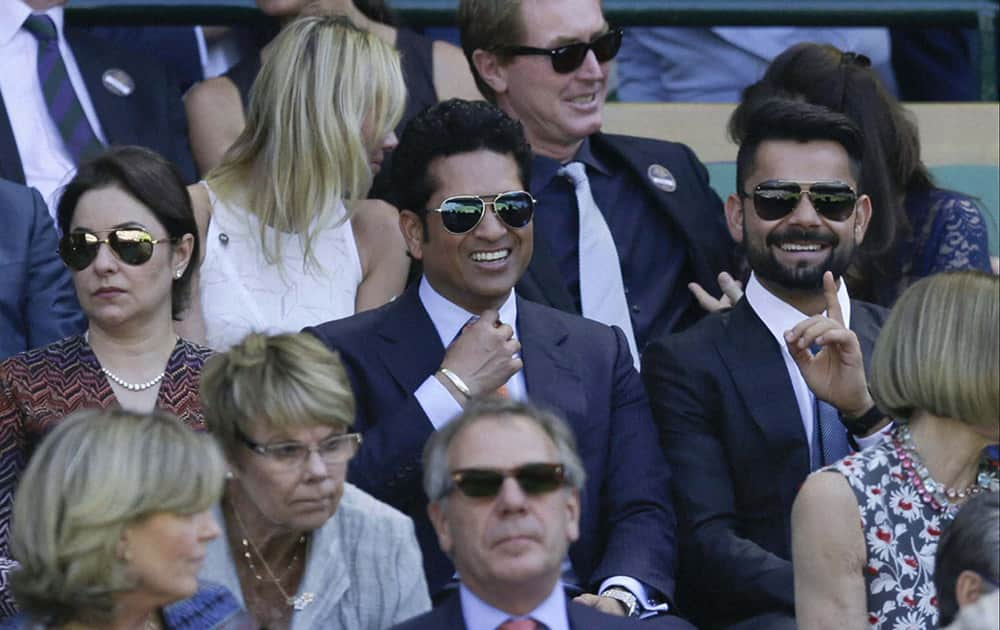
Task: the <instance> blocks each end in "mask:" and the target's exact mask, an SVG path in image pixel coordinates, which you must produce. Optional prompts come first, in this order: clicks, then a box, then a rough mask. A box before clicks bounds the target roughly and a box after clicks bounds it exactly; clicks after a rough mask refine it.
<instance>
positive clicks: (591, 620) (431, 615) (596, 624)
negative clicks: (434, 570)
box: [392, 593, 645, 630]
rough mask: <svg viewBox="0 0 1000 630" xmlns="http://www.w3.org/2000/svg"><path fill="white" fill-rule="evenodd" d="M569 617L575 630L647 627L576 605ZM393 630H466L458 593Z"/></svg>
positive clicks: (571, 605)
mask: <svg viewBox="0 0 1000 630" xmlns="http://www.w3.org/2000/svg"><path fill="white" fill-rule="evenodd" d="M566 614H567V615H568V616H569V627H570V628H571V629H572V630H630V629H631V630H639V629H641V628H644V627H645V625H644V624H642V623H640V622H639V621H636V620H635V619H629V618H627V617H615V616H614V615H608V614H605V613H602V612H601V611H599V610H597V609H595V608H591V607H590V606H584V605H583V604H577V603H576V602H573V601H567V602H566ZM392 630H466V627H465V618H464V617H463V616H462V600H461V598H460V597H459V596H458V594H457V593H456V594H455V595H452V596H450V597H448V598H447V599H445V600H444V601H443V602H441V604H440V605H439V606H438V607H437V608H434V609H433V610H431V611H430V612H426V613H424V614H422V615H420V616H419V617H414V618H413V619H410V620H408V621H404V622H403V623H401V624H398V625H395V626H393V627H392Z"/></svg>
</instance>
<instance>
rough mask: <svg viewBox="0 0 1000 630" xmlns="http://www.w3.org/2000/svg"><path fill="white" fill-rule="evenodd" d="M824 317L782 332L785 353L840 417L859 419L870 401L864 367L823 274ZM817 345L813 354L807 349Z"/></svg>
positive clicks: (834, 292)
mask: <svg viewBox="0 0 1000 630" xmlns="http://www.w3.org/2000/svg"><path fill="white" fill-rule="evenodd" d="M823 296H824V297H825V298H826V315H825V316H824V315H814V316H813V317H810V318H809V319H807V320H805V321H802V322H799V324H797V325H796V326H795V327H794V328H792V329H791V330H789V331H788V332H786V333H785V343H786V345H787V346H788V352H789V353H790V354H791V355H792V358H793V359H794V360H795V363H796V364H797V365H798V366H799V370H800V371H801V372H802V377H803V378H804V379H805V381H806V384H807V385H808V386H809V389H810V390H812V393H813V394H814V395H815V396H816V397H817V398H819V399H820V400H824V401H826V402H828V403H830V404H831V405H833V406H834V407H836V408H837V410H838V411H840V413H841V415H842V416H846V417H859V416H861V415H862V414H864V413H865V412H866V411H868V410H869V409H870V408H871V407H872V405H874V404H875V403H874V401H873V400H872V397H871V395H870V394H869V393H868V381H867V378H866V377H865V364H864V360H863V358H862V356H861V344H860V343H859V342H858V336H857V335H855V334H854V332H853V331H851V330H850V329H849V328H847V327H846V326H844V316H843V313H842V312H841V310H840V302H839V301H838V300H837V283H836V282H835V281H834V279H833V274H832V273H830V272H829V271H827V272H826V273H824V274H823ZM813 344H816V345H818V346H820V350H819V352H817V353H816V354H813V353H812V351H811V350H810V349H809V346H811V345H813Z"/></svg>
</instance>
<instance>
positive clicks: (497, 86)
mask: <svg viewBox="0 0 1000 630" xmlns="http://www.w3.org/2000/svg"><path fill="white" fill-rule="evenodd" d="M458 22H459V29H460V32H461V39H462V48H463V50H464V52H465V56H466V58H467V59H468V61H469V65H470V67H471V68H472V73H473V76H474V77H475V79H476V84H477V85H478V86H479V89H480V91H481V92H482V93H483V95H484V96H485V97H486V98H487V99H488V100H489V101H491V102H493V103H495V104H496V105H497V106H499V107H500V109H502V110H504V111H505V112H506V113H507V114H509V115H510V116H511V117H512V118H514V119H516V120H519V121H521V123H522V124H523V125H524V130H525V134H526V135H527V137H528V142H529V143H530V144H531V148H532V151H533V152H534V157H533V162H532V177H531V184H530V188H529V191H530V192H531V194H532V195H534V196H535V198H536V199H538V202H539V205H540V206H541V207H544V208H545V209H546V211H545V212H544V213H539V216H538V217H537V220H536V230H537V233H538V236H539V238H538V239H537V240H536V243H535V256H534V257H533V258H532V261H531V264H530V265H529V266H528V270H527V273H525V275H524V277H523V278H522V279H521V281H520V283H519V284H518V293H519V294H520V295H522V296H523V297H525V298H527V299H530V300H535V301H538V302H541V303H542V304H547V305H549V306H553V307H555V308H559V309H562V310H566V311H569V312H573V313H581V314H583V316H584V317H588V318H590V319H595V320H597V321H601V322H604V323H606V324H614V325H617V326H619V327H620V328H622V330H623V331H624V332H625V335H626V337H627V338H628V340H629V345H630V348H631V349H632V352H633V354H634V355H635V358H636V365H637V366H638V353H639V352H640V351H641V350H642V348H643V347H644V345H645V344H646V343H647V342H648V341H649V340H651V339H655V338H656V337H657V336H659V335H660V334H662V333H665V332H670V331H677V330H681V329H683V328H685V327H687V326H689V325H690V324H692V323H693V322H694V321H696V320H697V319H699V318H701V317H702V316H703V315H704V311H702V309H701V307H700V306H699V305H698V303H697V301H696V300H695V299H694V298H693V296H692V295H691V293H690V292H689V290H688V288H687V286H688V284H689V283H691V282H698V283H701V286H704V287H707V286H711V287H716V286H718V283H717V282H716V277H717V276H718V274H719V272H721V271H724V270H728V269H730V268H731V266H732V252H733V249H734V248H733V242H732V239H731V238H730V237H729V234H728V233H727V232H726V228H725V220H724V215H723V212H722V204H721V203H720V202H719V197H718V195H716V194H715V192H714V191H713V190H712V188H711V187H710V186H709V183H708V173H707V171H706V169H705V167H704V165H703V164H702V163H701V162H700V161H699V160H698V159H697V157H695V155H694V153H693V152H692V151H691V149H690V148H689V147H687V146H685V145H682V144H677V143H673V142H663V141H659V140H652V139H648V138H636V137H631V136H621V135H612V134H605V133H602V132H601V125H602V122H603V112H604V101H605V98H606V97H607V91H608V74H609V71H610V64H611V60H612V59H614V57H615V55H616V54H617V53H618V49H619V47H620V46H621V42H622V36H623V33H622V30H621V29H618V28H614V27H612V26H610V25H609V24H608V23H607V21H606V20H605V19H604V14H603V12H602V10H601V3H600V0H461V1H460V2H459V7H458ZM703 279H704V280H708V281H709V284H707V285H706V284H704V283H703V282H702V280H703Z"/></svg>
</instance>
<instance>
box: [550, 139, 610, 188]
mask: <svg viewBox="0 0 1000 630" xmlns="http://www.w3.org/2000/svg"><path fill="white" fill-rule="evenodd" d="M570 162H583V163H584V165H585V166H586V167H587V168H589V169H591V170H595V171H597V172H598V173H601V174H602V175H610V174H611V171H610V170H609V169H608V167H607V165H606V164H605V163H604V162H603V161H601V160H600V159H599V158H598V157H597V156H596V155H594V151H593V148H592V147H591V146H590V137H589V136H588V137H586V138H584V139H583V142H582V143H580V148H579V149H577V150H576V155H574V156H573V159H571V160H570ZM562 167H563V163H562V162H560V161H559V160H556V159H554V158H550V157H546V156H544V155H538V154H535V156H534V157H533V159H532V164H531V190H533V191H539V190H542V189H543V188H545V187H546V186H548V185H549V182H551V181H552V180H553V179H554V178H555V177H556V175H558V172H559V169H560V168H562Z"/></svg>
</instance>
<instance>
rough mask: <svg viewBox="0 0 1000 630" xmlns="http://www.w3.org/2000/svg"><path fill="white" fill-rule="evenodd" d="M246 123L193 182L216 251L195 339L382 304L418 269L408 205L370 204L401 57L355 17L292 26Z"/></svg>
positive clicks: (391, 119)
mask: <svg viewBox="0 0 1000 630" xmlns="http://www.w3.org/2000/svg"><path fill="white" fill-rule="evenodd" d="M270 50H271V54H270V55H268V58H267V61H266V62H265V63H264V65H263V67H262V68H261V71H260V74H259V75H258V77H257V79H256V81H255V82H254V85H253V88H252V90H251V95H252V96H251V101H250V108H249V111H248V114H247V124H246V126H245V127H244V129H243V131H242V132H241V133H240V135H239V137H238V138H237V139H236V142H235V143H234V144H233V145H232V147H230V148H229V150H228V151H227V152H226V154H225V156H224V158H223V160H222V163H221V164H220V165H219V166H218V167H216V168H215V169H213V170H212V171H211V172H210V173H209V174H208V176H207V177H206V180H205V181H203V182H201V183H200V184H197V185H195V186H192V187H190V189H189V190H190V193H191V197H192V200H193V202H194V208H195V215H196V217H197V219H198V225H199V230H200V234H201V236H202V238H203V239H204V240H203V241H202V242H204V243H205V251H204V258H203V262H202V266H201V270H200V278H199V284H200V286H199V290H198V291H196V292H195V302H196V304H193V305H192V308H191V310H190V313H189V314H188V316H187V318H186V319H187V321H186V322H185V326H186V332H188V333H189V334H188V336H189V337H191V338H195V339H206V340H207V343H208V345H209V346H212V347H214V348H216V349H225V348H227V347H229V346H231V345H233V344H234V343H236V342H237V341H238V340H239V339H240V338H242V337H243V335H245V334H246V333H247V332H249V331H251V330H257V331H269V332H282V331H290V330H298V329H301V328H303V327H305V326H307V325H310V324H318V323H321V322H324V321H328V320H331V319H337V318H341V317H345V316H347V315H351V314H353V313H354V312H355V311H357V310H364V309H367V308H374V307H376V306H380V305H382V304H384V303H385V302H387V301H389V300H390V299H391V298H392V297H393V296H395V295H397V294H398V293H399V292H400V291H401V290H402V288H403V285H404V283H405V279H406V272H407V269H408V260H407V258H406V255H405V251H406V249H405V247H404V245H403V240H402V235H401V234H400V231H399V228H398V225H397V224H398V214H397V212H396V210H395V209H394V208H393V207H392V206H389V205H388V204H385V203H383V202H380V201H372V200H364V197H365V196H366V195H367V193H368V190H369V188H370V187H371V184H372V179H373V177H374V175H375V174H376V173H377V172H378V171H379V169H380V168H381V164H382V161H383V159H384V152H385V151H386V150H389V149H391V148H392V147H394V146H395V145H396V136H395V134H394V133H393V131H392V130H393V127H394V125H395V124H396V122H397V121H398V120H399V118H400V116H401V115H402V111H403V106H404V102H405V99H406V93H405V87H404V85H403V78H402V74H401V71H400V62H399V54H398V53H397V52H396V51H395V50H394V49H393V48H392V46H390V45H389V44H387V43H385V42H384V41H382V40H381V39H379V38H378V37H376V36H375V35H373V34H371V33H369V32H366V31H362V30H360V29H358V28H356V27H354V26H352V25H351V23H350V22H349V21H348V20H347V19H346V18H343V17H303V18H299V19H296V20H294V21H292V22H291V23H289V24H288V25H287V26H286V27H285V28H284V29H283V30H282V31H281V33H280V34H279V35H278V36H277V37H276V38H275V40H274V42H273V43H272V44H271V49H270Z"/></svg>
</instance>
